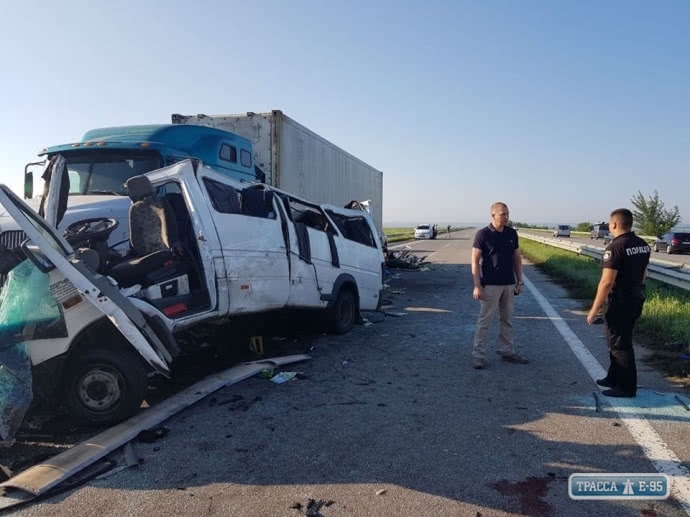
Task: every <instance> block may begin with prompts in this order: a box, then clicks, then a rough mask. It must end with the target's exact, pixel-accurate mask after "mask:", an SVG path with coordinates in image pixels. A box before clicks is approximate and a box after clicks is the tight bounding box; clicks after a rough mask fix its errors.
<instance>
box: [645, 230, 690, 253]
mask: <svg viewBox="0 0 690 517" xmlns="http://www.w3.org/2000/svg"><path fill="white" fill-rule="evenodd" d="M653 249H654V251H656V252H660V251H665V252H666V253H668V254H671V253H686V252H690V232H668V233H665V234H663V235H662V236H660V237H658V238H657V240H656V241H654V245H653Z"/></svg>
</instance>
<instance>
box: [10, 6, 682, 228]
mask: <svg viewBox="0 0 690 517" xmlns="http://www.w3.org/2000/svg"><path fill="white" fill-rule="evenodd" d="M0 23H1V25H2V30H0V43H1V44H0V63H2V68H0V74H1V75H0V78H1V79H2V83H1V84H2V88H1V90H0V92H1V94H2V100H3V102H2V104H3V111H2V115H3V119H4V123H3V124H2V125H0V138H1V140H2V147H1V148H2V153H1V154H0V181H1V182H4V183H7V184H9V185H10V186H11V187H12V188H13V189H16V190H19V189H20V186H21V183H22V171H23V167H24V164H25V163H26V162H28V161H31V160H33V159H34V158H35V157H36V153H37V152H38V151H39V150H40V149H42V148H43V147H45V146H48V145H55V144H59V143H65V142H71V141H78V140H79V139H80V138H81V136H82V134H83V133H84V132H85V131H86V130H87V129H90V128H93V127H100V126H110V125H120V124H122V125H124V124H140V123H142V124H143V123H165V122H168V121H169V120H170V114H171V113H185V114H195V113H207V114H213V113H243V112H246V111H255V112H261V111H270V110H271V109H282V110H283V111H284V112H285V113H286V114H288V115H289V116H291V117H293V118H295V119H296V120H297V121H299V122H301V123H303V124H305V125H306V126H308V127H309V128H311V129H313V130H314V131H316V132H317V133H319V134H321V135H323V136H325V137H326V138H328V139H330V140H332V141H333V142H335V143H336V144H338V145H339V146H341V147H343V148H345V149H346V150H348V151H350V152H351V153H353V154H354V155H356V156H358V157H360V158H362V159H363V160H364V161H366V162H368V163H370V164H371V165H373V166H375V167H376V168H378V169H380V170H383V171H384V206H383V209H384V222H385V223H396V222H418V221H427V220H431V221H432V222H439V223H441V224H442V223H444V222H447V221H452V222H476V221H479V222H482V221H486V220H487V218H488V207H489V205H490V204H491V202H493V201H495V200H503V201H505V202H507V203H508V205H509V206H510V210H511V216H512V218H513V219H514V220H519V221H527V222H532V223H535V222H578V221H584V220H597V219H602V218H606V217H607V214H608V212H609V211H610V210H611V209H613V208H616V207H619V206H629V205H630V203H629V201H630V198H631V196H632V195H633V194H635V193H636V192H637V191H638V190H641V191H642V192H643V193H645V194H651V192H652V191H653V190H654V189H658V191H659V193H660V195H661V198H662V199H663V200H664V201H665V203H666V205H667V206H672V205H678V206H679V208H680V211H681V215H682V216H684V221H685V222H687V221H690V179H689V177H690V175H689V174H688V172H689V171H688V169H689V164H690V31H689V30H688V27H689V26H690V2H687V1H684V0H679V1H672V0H666V1H663V2H650V1H646V2H640V1H623V0H620V1H606V0H604V1H602V0H585V1H582V0H577V1H575V0H571V1H569V2H566V1H551V0H549V1H547V0H543V1H531V0H523V1H520V2H515V1H511V0H506V1H499V0H495V1H492V2H483V1H480V0H477V1H474V2H462V1H449V2H439V1H431V2H418V1H416V2H408V1H347V2H343V1H334V2H327V1H325V0H324V1H308V2H304V1H297V0H295V1H281V2H278V1H276V2H269V1H261V0H251V1H246V2H228V1H222V2H221V1H203V0H200V1H199V2H197V3H194V4H193V3H192V2H184V3H178V4H176V5H175V6H173V4H172V3H170V2H164V1H157V2H154V1H145V0H140V1H136V2H135V1H116V2H107V3H103V2H92V1H90V2H86V1H75V0H64V1H62V2H53V3H49V2H38V1H36V0H27V1H24V2H22V3H20V2H11V3H7V4H6V5H4V6H3V14H2V17H1V18H0Z"/></svg>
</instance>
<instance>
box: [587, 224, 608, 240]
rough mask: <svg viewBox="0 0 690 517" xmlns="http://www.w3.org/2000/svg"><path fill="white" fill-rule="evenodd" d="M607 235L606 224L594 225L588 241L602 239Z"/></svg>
mask: <svg viewBox="0 0 690 517" xmlns="http://www.w3.org/2000/svg"><path fill="white" fill-rule="evenodd" d="M608 234H609V225H608V223H601V224H595V225H594V227H593V228H592V232H591V233H590V235H589V238H590V239H603V238H604V237H606V236H607V235H608Z"/></svg>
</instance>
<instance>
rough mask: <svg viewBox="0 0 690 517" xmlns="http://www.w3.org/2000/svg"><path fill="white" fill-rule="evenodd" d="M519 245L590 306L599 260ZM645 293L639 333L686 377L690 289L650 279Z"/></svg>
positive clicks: (532, 244)
mask: <svg viewBox="0 0 690 517" xmlns="http://www.w3.org/2000/svg"><path fill="white" fill-rule="evenodd" d="M520 248H521V249H522V253H523V255H524V256H525V257H526V258H527V259H529V261H530V262H532V263H534V264H535V265H536V266H537V267H538V268H539V269H541V270H542V271H544V272H545V273H546V274H548V275H549V276H551V277H552V278H553V279H554V280H556V281H557V282H558V283H559V284H561V285H563V286H564V287H565V288H566V289H567V290H568V292H569V294H570V295H571V296H572V297H573V298H576V299H580V300H582V301H583V305H584V307H585V308H589V307H590V306H591V303H592V301H593V300H594V295H595V293H596V289H597V284H598V283H599V278H600V276H601V268H600V265H599V263H598V261H596V260H594V259H591V258H588V257H581V256H578V255H575V254H573V253H572V252H568V251H566V250H561V249H558V248H553V247H551V246H547V245H545V244H541V243H539V242H534V241H529V240H528V239H522V241H521V242H520ZM646 295H647V300H646V302H645V304H644V310H643V312H642V316H641V318H640V320H639V322H638V323H637V325H636V327H635V331H636V335H637V337H638V338H641V340H642V342H644V343H645V344H647V345H648V346H649V347H650V348H652V349H654V350H655V352H656V354H655V355H654V356H653V359H654V360H655V362H658V363H660V366H662V367H663V368H664V369H665V370H666V371H667V373H670V374H673V375H682V376H686V375H687V374H688V373H689V371H690V364H689V363H687V362H684V361H679V360H678V354H679V353H680V352H684V351H688V349H689V346H690V345H689V344H690V292H688V291H685V290H683V289H678V288H676V287H673V286H669V285H666V284H663V283H661V282H657V281H656V280H651V279H650V280H648V281H647V287H646Z"/></svg>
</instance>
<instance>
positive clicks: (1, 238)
mask: <svg viewBox="0 0 690 517" xmlns="http://www.w3.org/2000/svg"><path fill="white" fill-rule="evenodd" d="M24 239H26V234H25V233H24V232H23V231H21V230H11V231H9V232H2V233H0V245H4V246H6V247H7V248H9V249H12V248H18V247H19V246H20V245H21V244H22V242H24ZM6 280H7V275H0V287H2V286H3V285H5V281H6Z"/></svg>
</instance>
